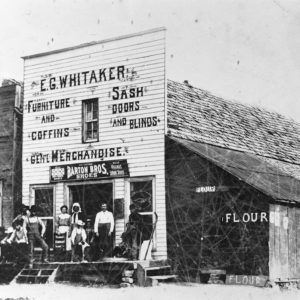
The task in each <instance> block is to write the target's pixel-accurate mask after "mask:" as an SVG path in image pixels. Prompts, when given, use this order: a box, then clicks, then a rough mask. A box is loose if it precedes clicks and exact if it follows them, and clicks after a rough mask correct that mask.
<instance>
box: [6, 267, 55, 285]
mask: <svg viewBox="0 0 300 300" xmlns="http://www.w3.org/2000/svg"><path fill="white" fill-rule="evenodd" d="M57 270H58V265H57V264H34V265H33V267H32V268H29V267H28V266H26V267H24V268H23V269H22V270H21V271H20V272H19V274H17V276H16V277H15V278H14V280H13V281H12V282H14V283H37V284H45V283H50V282H54V279H55V276H56V272H57Z"/></svg>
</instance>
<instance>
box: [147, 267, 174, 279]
mask: <svg viewBox="0 0 300 300" xmlns="http://www.w3.org/2000/svg"><path fill="white" fill-rule="evenodd" d="M145 272H146V276H147V277H150V276H166V275H170V274H171V266H160V267H148V268H145Z"/></svg>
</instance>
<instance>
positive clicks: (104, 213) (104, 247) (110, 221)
mask: <svg viewBox="0 0 300 300" xmlns="http://www.w3.org/2000/svg"><path fill="white" fill-rule="evenodd" d="M114 225H115V222H114V217H113V214H112V213H111V212H110V211H108V210H107V204H106V203H102V205H101V211H100V212H98V213H97V215H96V218H95V224H94V232H95V234H96V237H97V239H98V245H99V250H100V258H102V257H104V256H107V255H108V253H109V251H110V237H111V234H112V232H113V231H114Z"/></svg>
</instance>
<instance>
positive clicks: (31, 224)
mask: <svg viewBox="0 0 300 300" xmlns="http://www.w3.org/2000/svg"><path fill="white" fill-rule="evenodd" d="M29 212H30V214H29V215H27V216H26V217H25V219H24V223H23V226H24V228H25V230H27V235H28V242H29V248H30V252H29V259H30V265H29V266H30V267H32V264H33V251H34V245H35V243H36V242H38V244H40V246H41V247H42V250H43V252H42V262H44V263H48V262H49V260H48V255H49V253H48V250H49V247H48V245H47V244H46V242H45V240H44V239H43V237H44V234H45V231H46V227H45V225H44V223H43V221H42V220H41V219H40V218H39V217H37V215H36V207H35V205H33V206H31V208H30V210H29ZM40 227H41V232H40Z"/></svg>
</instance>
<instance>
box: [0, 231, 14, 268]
mask: <svg viewBox="0 0 300 300" xmlns="http://www.w3.org/2000/svg"><path fill="white" fill-rule="evenodd" d="M13 232H14V229H13V228H12V227H9V228H7V229H6V230H5V237H4V238H3V239H2V240H1V242H0V247H1V263H6V262H12V261H13V260H14V255H13V251H12V247H11V245H10V244H9V243H8V242H7V241H8V239H9V238H10V236H11V235H12V233H13Z"/></svg>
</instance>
